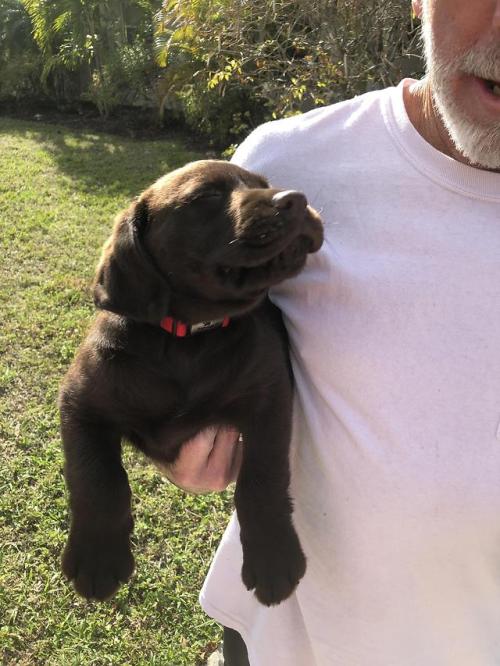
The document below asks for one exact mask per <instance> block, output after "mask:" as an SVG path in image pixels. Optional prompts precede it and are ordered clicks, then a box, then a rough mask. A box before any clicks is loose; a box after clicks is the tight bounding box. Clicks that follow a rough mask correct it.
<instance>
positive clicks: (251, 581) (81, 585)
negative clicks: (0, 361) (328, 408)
mask: <svg viewBox="0 0 500 666" xmlns="http://www.w3.org/2000/svg"><path fill="white" fill-rule="evenodd" d="M321 242H322V227H321V223H320V219H319V216H318V215H317V213H315V211H313V210H312V209H311V208H310V207H309V206H307V202H306V200H305V197H304V196H303V195H301V194H300V193H297V192H288V193H280V192H279V191H278V190H276V189H272V188H270V187H269V186H268V184H267V182H266V181H265V180H264V179H263V178H261V177H260V176H257V175H255V174H252V173H250V172H248V171H245V170H244V169H241V168H239V167H237V166H234V165H231V164H228V163H226V162H219V161H208V160H207V161H200V162H194V163H192V164H189V165H187V166H186V167H184V168H182V169H179V170H177V171H175V172H173V173H171V174H169V175H167V176H165V177H164V178H162V179H160V180H159V181H158V182H156V183H155V184H154V185H152V186H151V187H150V188H149V189H147V190H146V191H145V192H144V193H143V194H142V195H141V196H140V197H139V198H138V200H137V201H136V202H134V203H133V204H132V205H131V206H130V207H129V208H128V210H126V211H125V212H124V213H122V214H121V215H120V216H119V217H118V218H117V220H116V222H115V226H114V229H113V233H112V235H111V238H110V239H109V241H108V242H107V243H106V245H105V248H104V251H103V255H102V258H101V261H100V263H99V266H98V269H97V275H96V281H95V286H94V297H95V302H96V305H97V307H99V308H100V309H101V310H102V312H101V313H100V314H99V315H98V316H97V318H96V320H95V323H94V324H93V326H92V328H91V330H90V332H89V334H88V336H87V338H86V340H85V341H84V342H83V344H82V346H81V348H80V350H79V351H78V354H77V356H76V358H75V360H74V362H73V364H72V366H71V368H70V370H69V371H68V374H67V376H66V378H65V380H64V382H63V386H62V389H61V394H60V411H61V427H62V437H63V444H64V452H65V458H66V465H65V473H66V481H67V485H68V490H69V497H70V507H71V529H70V535H69V539H68V543H67V546H66V549H65V552H64V556H63V570H64V572H65V574H66V575H67V576H68V578H70V579H72V580H73V581H74V585H75V588H76V590H77V591H78V592H79V593H80V594H82V595H83V596H84V597H88V598H96V599H105V598H107V597H109V596H111V595H112V594H113V593H114V592H115V591H116V589H117V588H118V586H119V584H120V581H126V580H127V579H128V577H129V576H130V575H131V573H132V571H133V567H134V560H133V557H132V553H131V549H130V534H131V531H132V526H133V520H132V513H131V505H130V498H131V495H130V489H129V485H128V481H127V475H126V472H125V470H124V468H123V466H122V464H121V455H120V454H121V443H122V440H127V441H129V442H131V443H132V444H133V445H135V446H136V447H137V448H138V449H140V450H141V451H143V452H144V453H145V454H146V455H147V456H148V457H150V458H151V459H152V460H154V461H156V462H157V463H158V464H160V466H161V464H162V463H168V462H172V461H173V460H175V458H176V455H177V453H178V451H179V448H180V446H181V445H182V443H183V442H184V441H186V440H187V439H189V438H191V437H192V436H194V435H195V434H196V433H197V432H199V431H200V430H201V429H203V428H205V427H207V426H210V425H229V426H232V427H234V428H236V429H237V430H239V431H240V432H241V433H243V438H244V444H243V446H244V453H243V463H242V467H241V472H240V474H239V477H238V481H237V486H236V493H235V503H236V510H237V513H238V518H239V522H240V526H241V541H242V546H243V554H244V562H243V570H242V577H243V581H244V583H245V585H246V586H247V587H248V589H255V593H256V595H257V597H258V599H259V600H260V601H261V602H262V603H264V604H268V605H270V604H276V603H279V602H280V601H282V600H283V599H285V598H286V597H288V596H289V595H290V594H291V592H292V591H293V589H294V588H295V587H296V585H297V583H298V581H299V580H300V578H301V577H302V575H303V574H304V571H305V558H304V555H303V552H302V549H301V547H300V544H299V541H298V538H297V535H296V533H295V530H294V528H293V525H292V521H291V513H292V506H291V502H290V498H289V495H288V484H289V476H290V475H289V463H288V448H289V440H290V422H291V405H292V383H291V373H290V368H289V362H288V357H287V339H286V334H285V331H284V327H283V324H282V322H281V317H280V314H279V312H278V311H277V309H276V308H275V307H274V306H272V305H271V303H270V301H269V300H268V299H267V290H268V288H269V287H270V286H272V285H274V284H277V283H278V282H280V281H281V280H283V279H285V278H288V277H291V276H293V275H295V274H297V273H298V272H299V271H300V269H301V268H302V267H303V265H304V263H305V260H306V256H307V254H308V252H315V251H316V250H318V249H319V247H320V245H321ZM167 315H169V316H172V317H174V318H176V319H178V320H182V321H183V322H185V323H187V324H188V325H190V324H197V323H199V322H205V321H207V320H218V319H222V318H223V317H230V323H229V325H228V326H227V327H224V328H223V327H220V326H219V327H215V328H213V329H212V330H208V331H204V332H201V333H198V334H193V335H188V336H187V337H184V338H178V337H175V336H173V335H171V334H170V333H168V332H166V331H165V330H163V329H162V328H161V327H160V322H161V321H162V319H163V318H164V317H166V316H167Z"/></svg>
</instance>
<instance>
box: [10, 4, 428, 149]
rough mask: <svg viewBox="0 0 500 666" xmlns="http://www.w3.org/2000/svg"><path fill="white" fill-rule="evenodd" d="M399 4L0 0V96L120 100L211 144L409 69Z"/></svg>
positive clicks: (413, 53)
mask: <svg viewBox="0 0 500 666" xmlns="http://www.w3.org/2000/svg"><path fill="white" fill-rule="evenodd" d="M419 53H420V47H419V36H418V30H417V25H416V20H415V19H414V17H413V16H412V14H411V8H410V1H409V0H165V1H164V2H161V0H125V1H123V2H122V1H121V0H51V1H48V0H0V103H1V101H3V102H4V103H5V102H10V103H11V102H12V101H16V102H17V103H18V104H20V105H28V106H30V107H38V108H42V105H44V104H48V103H55V104H56V105H57V106H58V107H59V108H62V109H72V110H74V109H77V110H78V109H81V108H82V105H85V104H90V105H92V107H93V108H96V109H97V110H98V112H99V113H100V114H101V115H102V116H105V117H106V116H109V115H111V114H118V115H119V114H120V112H121V110H122V109H123V108H124V107H130V106H132V107H134V108H136V109H138V108H140V109H147V110H148V112H149V114H150V118H151V120H155V121H156V122H159V123H164V124H166V125H172V124H174V123H177V124H178V123H179V122H180V123H183V124H185V125H187V126H188V127H189V128H191V130H192V131H193V132H196V133H198V134H201V135H203V136H204V137H205V138H208V139H209V141H210V142H211V143H212V144H213V145H215V146H217V147H224V146H227V145H228V144H230V143H233V142H237V141H238V140H240V139H241V138H242V136H243V135H245V134H247V133H248V131H249V130H250V129H252V128H253V127H255V126H256V125H258V124H260V123H261V122H263V121H265V120H269V119H272V118H277V117H283V116H287V115H291V114H294V113H300V112H303V111H306V110H309V109H311V108H314V107H315V106H318V105H323V104H328V103H331V102H334V101H338V100H341V99H345V98H346V97H351V96H353V95H356V94H360V93H363V92H366V91H367V90H372V89H376V88H380V87H384V86H387V85H390V84H394V83H397V82H398V81H399V80H400V79H401V78H402V77H403V76H409V75H414V76H418V75H420V74H421V70H422V61H421V59H420V56H419Z"/></svg>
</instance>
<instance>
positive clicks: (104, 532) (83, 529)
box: [62, 409, 134, 600]
mask: <svg viewBox="0 0 500 666" xmlns="http://www.w3.org/2000/svg"><path fill="white" fill-rule="evenodd" d="M62 437H63V444H64V452H65V458H66V464H65V476H66V483H67V487H68V491H69V499H70V507H71V527H70V534H69V538H68V542H67V544H66V548H65V550H64V554H63V559H62V568H63V571H64V573H65V574H66V576H67V577H68V578H69V579H70V580H73V583H74V586H75V589H76V591H77V592H78V593H79V594H81V595H82V596H84V597H86V598H87V599H91V598H94V599H99V600H104V599H107V598H108V597H110V596H112V595H113V594H114V593H115V592H116V590H117V589H118V587H119V585H120V582H122V581H123V582H124V581H126V580H127V579H128V578H129V577H130V575H131V574H132V571H133V570H134V559H133V557H132V552H131V549H130V533H131V532H132V527H133V520H132V513H131V507H130V497H131V493H130V487H129V484H128V479H127V474H126V472H125V470H124V469H123V467H122V464H121V444H120V435H119V434H118V433H116V432H114V431H113V429H112V428H111V427H109V426H107V425H105V424H97V423H88V422H82V421H80V420H78V419H77V418H76V417H75V415H73V414H68V412H67V410H64V409H63V413H62Z"/></svg>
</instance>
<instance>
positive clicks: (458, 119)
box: [434, 85, 500, 170]
mask: <svg viewBox="0 0 500 666" xmlns="http://www.w3.org/2000/svg"><path fill="white" fill-rule="evenodd" d="M434 99H435V102H436V106H437V109H438V111H439V114H440V116H441V119H442V121H443V123H444V125H445V127H446V130H447V131H448V134H449V135H450V137H451V139H452V141H453V143H454V145H455V147H456V149H457V150H458V151H459V152H460V153H461V154H462V155H463V156H464V157H465V158H466V159H467V160H468V161H469V162H470V163H471V164H472V165H473V166H476V167H479V168H482V169H493V170H498V169H500V116H499V118H498V120H496V119H493V120H492V119H491V117H490V114H489V113H488V114H482V113H481V111H482V109H477V108H476V109H471V111H470V115H471V116H475V115H477V118H475V119H474V120H471V119H470V118H469V117H468V116H466V111H465V110H464V109H462V107H461V106H460V107H459V105H458V104H457V103H456V102H455V101H454V100H453V98H452V94H451V91H450V93H447V92H446V91H445V90H443V88H442V87H441V86H439V85H438V86H435V87H434ZM474 103H475V104H478V105H479V104H481V99H479V100H476V101H475V102H474Z"/></svg>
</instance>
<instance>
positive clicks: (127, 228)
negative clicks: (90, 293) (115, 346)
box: [94, 200, 169, 324]
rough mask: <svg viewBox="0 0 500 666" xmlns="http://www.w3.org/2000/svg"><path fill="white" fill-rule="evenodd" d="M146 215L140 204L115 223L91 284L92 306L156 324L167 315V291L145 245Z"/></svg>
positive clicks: (144, 207)
mask: <svg viewBox="0 0 500 666" xmlns="http://www.w3.org/2000/svg"><path fill="white" fill-rule="evenodd" d="M148 223H149V212H148V207H147V203H146V201H144V200H142V201H141V200H139V201H137V202H135V203H134V204H132V205H131V206H130V208H128V209H127V210H126V211H124V212H123V213H121V214H120V215H119V216H118V218H117V219H116V222H115V226H114V228H113V233H112V234H111V237H110V238H109V239H108V241H107V242H106V243H105V245H104V248H103V252H102V256H101V260H100V262H99V265H98V266H97V272H96V277H95V281H94V303H95V304H96V306H97V307H98V308H101V309H103V310H109V311H110V312H115V313H116V314H120V315H124V316H126V317H130V318H132V319H136V320H138V321H145V322H149V323H151V324H159V322H160V321H161V319H162V318H163V317H165V315H166V314H167V311H168V301H169V287H168V284H167V282H166V281H165V280H164V278H163V277H162V275H161V274H160V272H159V271H158V269H157V268H156V266H155V265H154V261H153V259H152V257H151V256H150V254H149V252H148V250H147V249H146V247H145V245H144V235H145V234H146V233H147V227H148Z"/></svg>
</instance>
